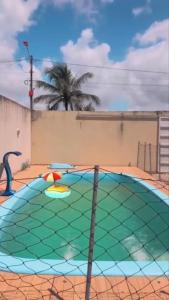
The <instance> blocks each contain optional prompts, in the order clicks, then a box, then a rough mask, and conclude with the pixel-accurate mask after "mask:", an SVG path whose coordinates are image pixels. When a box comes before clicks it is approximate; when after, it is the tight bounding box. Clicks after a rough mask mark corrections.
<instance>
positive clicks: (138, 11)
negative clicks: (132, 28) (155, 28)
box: [132, 0, 152, 17]
mask: <svg viewBox="0 0 169 300" xmlns="http://www.w3.org/2000/svg"><path fill="white" fill-rule="evenodd" d="M151 13H152V8H151V0H147V1H146V4H145V5H143V6H139V7H135V8H133V9H132V14H133V15H134V16H135V17H137V16H140V15H142V14H151Z"/></svg>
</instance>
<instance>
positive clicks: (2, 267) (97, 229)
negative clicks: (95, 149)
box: [0, 167, 169, 300]
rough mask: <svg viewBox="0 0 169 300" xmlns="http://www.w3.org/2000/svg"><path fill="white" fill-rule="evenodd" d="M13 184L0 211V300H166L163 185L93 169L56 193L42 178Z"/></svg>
mask: <svg viewBox="0 0 169 300" xmlns="http://www.w3.org/2000/svg"><path fill="white" fill-rule="evenodd" d="M96 172H98V177H95V180H94V176H96ZM13 183H14V185H15V186H16V188H18V187H20V190H19V191H18V192H17V193H15V195H14V196H12V197H11V198H10V199H6V198H3V197H2V201H1V206H0V299H4V300H5V299H16V300H17V299H29V300H33V299H45V300H46V299H51V300H52V299H59V300H63V299H64V300H69V299H85V300H88V299H103V300H104V299H115V300H116V299H120V300H123V299H126V300H129V299H131V300H132V299H133V300H138V299H147V300H149V299H152V300H156V299H163V300H164V299H169V277H168V276H169V196H168V195H169V189H168V187H166V185H165V184H163V183H162V182H159V181H157V180H153V179H143V178H134V177H130V176H128V175H125V174H115V173H113V172H110V171H108V170H104V169H101V168H100V170H98V167H94V168H89V169H84V170H81V171H71V172H70V171H69V172H65V173H63V177H62V179H61V180H59V181H57V183H56V184H54V188H55V187H57V193H56V194H54V193H53V189H52V188H51V186H53V183H52V182H47V181H45V180H44V179H43V176H41V177H38V178H32V181H31V178H20V179H14V180H13ZM4 184H5V181H1V182H0V189H3V188H4ZM23 184H24V186H23ZM50 193H51V194H50ZM64 193H65V194H64ZM92 241H93V242H92ZM90 271H91V272H90Z"/></svg>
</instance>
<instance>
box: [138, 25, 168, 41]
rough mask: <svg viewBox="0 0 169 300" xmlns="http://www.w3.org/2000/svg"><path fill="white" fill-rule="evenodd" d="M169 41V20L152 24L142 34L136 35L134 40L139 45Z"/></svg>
mask: <svg viewBox="0 0 169 300" xmlns="http://www.w3.org/2000/svg"><path fill="white" fill-rule="evenodd" d="M168 39H169V19H166V20H163V21H160V22H154V23H153V24H152V25H151V26H150V27H149V28H148V29H147V30H146V31H145V32H144V33H143V34H140V33H139V34H137V35H136V36H135V40H136V41H137V42H139V43H140V44H141V45H148V44H151V43H157V42H159V41H162V40H164V41H166V40H168Z"/></svg>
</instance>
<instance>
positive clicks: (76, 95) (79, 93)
mask: <svg viewBox="0 0 169 300" xmlns="http://www.w3.org/2000/svg"><path fill="white" fill-rule="evenodd" d="M71 96H72V97H73V98H74V100H75V99H77V100H78V101H79V100H80V101H85V100H88V101H92V102H94V103H95V104H96V105H99V104H100V98H99V97H98V96H96V95H92V94H87V93H83V92H82V91H79V90H77V91H73V92H72V93H71Z"/></svg>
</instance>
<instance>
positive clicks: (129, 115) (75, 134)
mask: <svg viewBox="0 0 169 300" xmlns="http://www.w3.org/2000/svg"><path fill="white" fill-rule="evenodd" d="M157 120H158V113H149V112H126V113H101V112H95V113H89V112H83V113H80V112H79V113H78V112H56V111H43V112H42V111H39V112H38V111H37V112H35V113H34V118H33V122H32V163H34V164H48V163H50V162H67V163H74V164H84V165H88V164H90V165H91V164H102V165H117V166H127V165H134V166H135V165H136V163H137V148H138V142H139V141H140V142H141V143H145V142H147V143H152V144H153V145H156V144H157V133H158V132H157V131H158V130H157V128H158V121H157Z"/></svg>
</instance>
